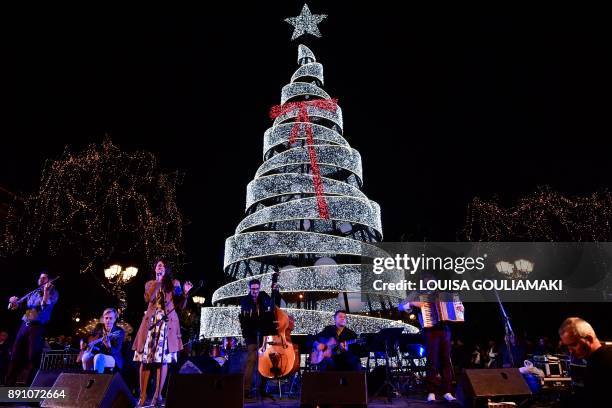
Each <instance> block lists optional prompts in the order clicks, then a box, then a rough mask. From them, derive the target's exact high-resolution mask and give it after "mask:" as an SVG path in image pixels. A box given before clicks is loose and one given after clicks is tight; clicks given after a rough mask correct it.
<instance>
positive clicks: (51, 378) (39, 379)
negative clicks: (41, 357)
mask: <svg viewBox="0 0 612 408" xmlns="http://www.w3.org/2000/svg"><path fill="white" fill-rule="evenodd" d="M80 372H83V370H82V369H77V368H73V369H68V368H53V369H50V370H38V371H37V372H36V376H34V380H32V385H30V387H33V388H41V387H52V386H53V384H55V380H57V377H59V376H60V374H61V373H80Z"/></svg>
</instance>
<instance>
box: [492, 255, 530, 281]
mask: <svg viewBox="0 0 612 408" xmlns="http://www.w3.org/2000/svg"><path fill="white" fill-rule="evenodd" d="M533 266H534V263H533V262H531V261H528V260H526V259H517V260H516V261H514V263H511V262H507V261H499V262H498V263H496V264H495V268H497V272H499V273H502V274H504V275H506V276H507V277H508V278H510V279H526V278H527V277H528V276H529V274H530V273H531V272H533Z"/></svg>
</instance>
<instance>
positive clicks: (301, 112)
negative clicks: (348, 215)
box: [270, 98, 338, 220]
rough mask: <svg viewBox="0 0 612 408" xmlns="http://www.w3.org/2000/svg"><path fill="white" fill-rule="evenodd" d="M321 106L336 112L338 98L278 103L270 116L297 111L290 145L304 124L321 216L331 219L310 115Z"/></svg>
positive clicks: (275, 116) (274, 116)
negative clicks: (310, 110) (324, 193)
mask: <svg viewBox="0 0 612 408" xmlns="http://www.w3.org/2000/svg"><path fill="white" fill-rule="evenodd" d="M309 107H313V108H319V109H323V110H327V111H331V112H335V111H336V108H337V107H338V99H335V98H334V99H314V100H311V101H300V102H289V103H286V104H284V105H276V106H273V107H272V109H270V118H272V119H276V118H277V117H279V116H281V115H285V114H287V113H290V112H294V111H297V112H298V115H297V117H296V120H295V123H294V125H293V128H291V135H290V136H289V145H291V144H293V143H295V140H296V139H297V137H298V135H299V133H300V127H301V126H300V125H302V124H303V125H304V131H305V133H306V146H307V147H308V156H309V158H310V167H311V168H312V176H313V181H314V188H315V195H316V197H317V207H318V209H319V216H320V217H321V218H323V219H326V220H328V219H329V208H328V206H327V201H326V200H325V196H324V195H323V181H322V180H321V170H320V169H319V163H318V162H317V153H316V152H315V149H314V138H313V134H312V123H311V122H310V116H309V115H308V108H309Z"/></svg>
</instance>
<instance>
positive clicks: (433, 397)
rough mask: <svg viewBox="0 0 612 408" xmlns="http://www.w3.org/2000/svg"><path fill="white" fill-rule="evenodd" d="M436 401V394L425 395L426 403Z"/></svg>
mask: <svg viewBox="0 0 612 408" xmlns="http://www.w3.org/2000/svg"><path fill="white" fill-rule="evenodd" d="M435 400H436V394H434V393H433V392H430V393H429V394H427V402H434V401H435Z"/></svg>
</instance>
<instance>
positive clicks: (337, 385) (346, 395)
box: [300, 371, 368, 407]
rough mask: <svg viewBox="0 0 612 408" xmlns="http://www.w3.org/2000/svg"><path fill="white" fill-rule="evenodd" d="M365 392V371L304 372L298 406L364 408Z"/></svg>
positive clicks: (366, 401)
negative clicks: (348, 407)
mask: <svg viewBox="0 0 612 408" xmlns="http://www.w3.org/2000/svg"><path fill="white" fill-rule="evenodd" d="M367 390H368V387H367V384H366V373H365V371H329V372H305V373H304V376H303V377H302V396H301V400H300V406H302V407H316V406H320V405H341V406H344V407H346V406H350V407H366V406H367V405H368V392H367Z"/></svg>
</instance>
